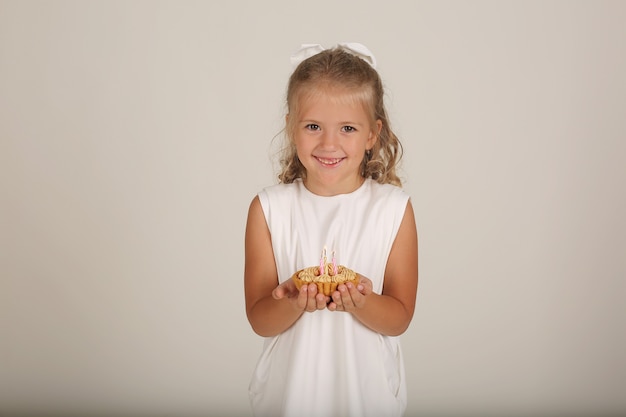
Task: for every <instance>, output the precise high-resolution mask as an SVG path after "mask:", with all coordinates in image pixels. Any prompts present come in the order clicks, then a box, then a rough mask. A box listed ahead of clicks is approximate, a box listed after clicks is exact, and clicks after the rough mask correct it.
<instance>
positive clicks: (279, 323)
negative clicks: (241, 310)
mask: <svg viewBox="0 0 626 417" xmlns="http://www.w3.org/2000/svg"><path fill="white" fill-rule="evenodd" d="M294 272H295V271H294ZM244 290H245V297H246V314H247V316H248V321H249V322H250V325H251V326H252V329H253V330H254V331H255V332H256V333H257V334H259V335H261V336H274V335H277V334H279V333H282V332H284V331H285V330H287V329H288V328H289V327H290V326H291V325H292V324H293V323H294V322H295V321H296V320H297V319H298V318H299V317H300V316H301V315H302V314H303V313H304V312H305V311H315V310H321V309H324V308H326V303H327V301H328V297H325V296H324V295H323V294H318V293H317V287H316V286H315V285H313V284H311V285H309V286H306V285H305V286H302V288H300V291H298V290H297V289H296V287H295V285H294V283H293V281H292V280H291V279H289V280H288V281H286V282H284V283H282V284H281V285H278V272H277V271H276V262H275V261H274V251H273V249H272V241H271V236H270V231H269V229H268V228H267V223H266V221H265V216H264V214H263V209H262V207H261V202H260V201H259V198H258V197H255V198H254V200H252V203H251V204H250V209H249V211H248V222H247V225H246V237H245V269H244Z"/></svg>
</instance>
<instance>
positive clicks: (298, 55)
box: [291, 42, 376, 69]
mask: <svg viewBox="0 0 626 417" xmlns="http://www.w3.org/2000/svg"><path fill="white" fill-rule="evenodd" d="M337 47H339V48H341V49H343V50H344V51H346V52H349V53H351V54H352V55H356V56H358V57H359V58H361V59H362V60H364V61H365V62H367V63H368V64H370V65H371V66H372V68H374V69H376V58H374V54H373V53H372V52H371V51H370V50H369V49H367V47H365V45H363V44H360V43H356V42H345V43H339V44H337ZM325 50H326V48H324V47H323V46H322V45H320V44H316V43H304V44H302V46H301V47H300V49H299V50H298V51H297V52H295V53H294V54H293V55H291V65H293V67H294V68H295V67H297V66H298V65H299V64H300V63H301V62H302V61H304V60H305V59H307V58H310V57H312V56H313V55H317V54H319V53H320V52H322V51H325Z"/></svg>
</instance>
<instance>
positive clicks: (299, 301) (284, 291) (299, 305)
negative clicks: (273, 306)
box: [272, 278, 330, 311]
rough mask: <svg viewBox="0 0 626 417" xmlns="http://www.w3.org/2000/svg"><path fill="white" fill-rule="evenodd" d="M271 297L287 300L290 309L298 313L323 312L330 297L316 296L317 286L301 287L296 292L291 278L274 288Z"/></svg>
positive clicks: (320, 294)
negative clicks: (290, 306)
mask: <svg viewBox="0 0 626 417" xmlns="http://www.w3.org/2000/svg"><path fill="white" fill-rule="evenodd" d="M272 297H273V298H274V299H275V300H282V299H286V300H288V301H289V302H290V303H291V305H292V307H293V308H294V309H296V310H298V311H315V310H323V309H325V308H326V306H327V304H328V302H329V301H330V297H327V296H325V295H324V294H322V293H319V294H318V292H317V285H315V284H309V285H303V286H302V287H301V288H300V290H298V288H296V284H295V283H294V282H293V280H292V279H291V278H290V279H288V280H287V281H285V282H283V283H281V284H279V285H278V287H276V288H274V290H273V291H272Z"/></svg>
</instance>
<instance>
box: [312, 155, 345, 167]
mask: <svg viewBox="0 0 626 417" xmlns="http://www.w3.org/2000/svg"><path fill="white" fill-rule="evenodd" d="M314 158H315V159H317V161H318V162H319V163H320V164H322V165H324V166H326V167H334V166H337V165H338V164H339V163H340V162H341V161H343V160H344V159H345V157H344V158H322V157H319V156H315V157H314Z"/></svg>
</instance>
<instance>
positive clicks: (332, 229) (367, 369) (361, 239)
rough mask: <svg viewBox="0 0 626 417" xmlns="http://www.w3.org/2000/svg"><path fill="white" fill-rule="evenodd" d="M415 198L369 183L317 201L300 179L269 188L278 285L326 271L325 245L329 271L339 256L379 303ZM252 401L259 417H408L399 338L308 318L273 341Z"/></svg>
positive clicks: (318, 315)
mask: <svg viewBox="0 0 626 417" xmlns="http://www.w3.org/2000/svg"><path fill="white" fill-rule="evenodd" d="M408 198H409V197H408V195H407V194H406V193H405V192H404V191H403V190H402V189H401V188H399V187H396V186H393V185H381V184H378V183H377V182H375V181H372V180H370V179H367V180H366V181H365V182H364V183H363V185H362V186H361V187H359V188H358V189H357V190H356V191H354V192H352V193H349V194H341V195H337V196H332V197H322V196H318V195H315V194H313V193H311V192H310V191H308V190H307V189H306V188H305V187H304V185H303V183H302V181H301V180H297V181H295V182H294V183H292V184H279V185H274V186H271V187H268V188H266V189H264V190H263V191H262V192H260V193H259V199H260V202H261V205H262V207H263V212H264V214H265V219H266V221H267V225H268V227H269V230H270V233H271V238H272V245H273V250H274V257H275V261H276V267H277V270H278V280H279V282H283V281H285V280H287V279H289V278H290V277H291V276H292V275H293V273H294V272H296V271H297V270H299V269H302V268H305V267H309V266H314V265H319V261H320V255H321V252H322V249H323V247H324V246H326V247H327V251H328V261H329V262H330V261H331V253H332V251H333V250H334V251H335V254H336V259H337V264H341V265H345V266H346V267H348V268H350V269H353V270H354V271H356V272H358V273H359V274H361V275H363V276H365V277H367V278H369V279H371V280H372V281H373V285H374V292H376V293H378V294H380V293H381V291H382V288H383V278H384V273H385V267H386V263H387V258H388V256H389V252H390V250H391V246H392V244H393V242H394V240H395V237H396V235H397V232H398V229H399V227H400V223H401V221H402V218H403V216H404V212H405V209H406V205H407V202H408ZM267 261H268V262H273V261H274V260H272V259H268V260H267ZM249 394H250V401H251V405H252V410H253V413H254V415H255V416H267V417H279V416H294V417H296V416H297V417H327V416H336V417H350V416H353V417H363V416H371V417H384V416H400V415H402V414H403V412H404V410H405V408H406V385H405V374H404V363H403V358H402V352H401V350H400V344H399V339H398V338H397V337H390V336H383V335H381V334H379V333H376V332H374V331H372V330H369V329H368V328H367V327H365V326H363V325H362V324H361V323H360V322H358V321H357V320H355V319H354V318H353V316H352V314H350V313H347V312H342V311H335V312H332V311H329V310H318V311H315V312H305V313H304V314H303V315H302V316H301V317H300V318H299V319H298V320H297V321H296V322H295V323H294V325H293V326H291V327H290V328H289V329H287V330H286V331H285V332H283V333H281V334H279V335H277V336H274V337H268V338H265V342H264V346H263V351H262V354H261V357H260V358H259V361H258V364H257V366H256V369H255V371H254V373H253V376H252V380H251V382H250V386H249Z"/></svg>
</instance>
